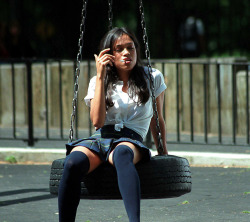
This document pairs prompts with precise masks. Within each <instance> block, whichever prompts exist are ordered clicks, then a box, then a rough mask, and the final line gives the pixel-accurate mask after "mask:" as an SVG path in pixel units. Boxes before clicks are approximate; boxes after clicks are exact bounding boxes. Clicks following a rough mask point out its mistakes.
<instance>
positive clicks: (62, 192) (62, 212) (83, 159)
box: [58, 147, 102, 222]
mask: <svg viewBox="0 0 250 222" xmlns="http://www.w3.org/2000/svg"><path fill="white" fill-rule="evenodd" d="M101 162H102V161H101V159H100V157H99V156H98V155H97V154H96V153H94V152H92V151H90V150H89V149H87V148H85V147H75V148H74V149H73V150H72V152H71V153H70V154H69V155H68V156H67V157H66V159H65V162H64V170H63V176H62V179H61V181H60V185H59V192H58V207H59V221H60V222H74V221H75V217H76V211H77V207H78V204H79V202H80V196H81V180H82V178H83V177H84V176H86V175H87V174H88V173H89V172H91V171H92V170H94V169H95V168H96V167H98V166H99V165H100V164H101Z"/></svg>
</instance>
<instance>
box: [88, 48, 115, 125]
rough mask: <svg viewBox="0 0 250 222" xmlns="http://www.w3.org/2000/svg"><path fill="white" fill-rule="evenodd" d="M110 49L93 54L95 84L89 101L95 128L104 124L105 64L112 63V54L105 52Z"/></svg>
mask: <svg viewBox="0 0 250 222" xmlns="http://www.w3.org/2000/svg"><path fill="white" fill-rule="evenodd" d="M109 50H110V49H104V50H103V51H101V52H100V54H99V56H97V55H95V61H96V71H97V75H96V86H95V95H94V98H93V99H92V100H91V102H90V104H91V105H90V119H91V121H92V123H93V125H94V126H95V128H96V129H99V128H101V127H102V126H103V125H104V122H105V117H106V104H105V92H104V80H105V76H106V65H107V64H110V65H111V66H112V65H113V62H114V56H113V55H110V54H106V53H107V52H108V51H109Z"/></svg>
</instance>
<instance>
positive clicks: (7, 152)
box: [0, 147, 250, 167]
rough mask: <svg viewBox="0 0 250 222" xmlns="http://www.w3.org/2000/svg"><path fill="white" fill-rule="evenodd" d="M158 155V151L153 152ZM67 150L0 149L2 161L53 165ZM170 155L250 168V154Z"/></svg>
mask: <svg viewBox="0 0 250 222" xmlns="http://www.w3.org/2000/svg"><path fill="white" fill-rule="evenodd" d="M151 152H152V155H157V152H156V151H151ZM65 153H66V151H65V149H50V148H44V149H39V148H36V149H34V148H10V147H8V148H0V161H5V160H6V157H10V156H13V157H15V159H16V160H17V162H18V163H27V162H30V163H52V162H53V160H55V159H59V158H64V157H65ZM169 155H175V156H181V157H184V158H186V159H187V160H188V161H189V163H190V165H192V166H198V165H200V166H218V167H221V166H227V167H250V154H236V153H211V152H184V151H176V152H169Z"/></svg>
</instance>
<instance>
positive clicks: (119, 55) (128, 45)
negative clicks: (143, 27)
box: [113, 34, 137, 72]
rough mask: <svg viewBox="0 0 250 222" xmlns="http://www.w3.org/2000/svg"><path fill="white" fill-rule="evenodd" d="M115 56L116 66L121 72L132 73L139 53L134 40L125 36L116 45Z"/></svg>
mask: <svg viewBox="0 0 250 222" xmlns="http://www.w3.org/2000/svg"><path fill="white" fill-rule="evenodd" d="M113 55H114V56H115V62H114V65H115V67H116V69H117V70H118V72H119V71H131V70H132V69H133V68H134V67H135V65H136V62H137V53H136V48H135V44H134V42H133V40H132V39H131V38H130V37H129V36H128V35H127V34H123V35H122V36H120V37H119V38H118V39H117V40H116V41H115V43H114V46H113Z"/></svg>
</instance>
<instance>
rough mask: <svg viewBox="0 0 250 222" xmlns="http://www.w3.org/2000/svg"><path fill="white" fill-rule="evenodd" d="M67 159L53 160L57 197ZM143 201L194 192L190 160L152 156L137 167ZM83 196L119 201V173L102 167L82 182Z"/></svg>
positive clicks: (52, 186)
mask: <svg viewBox="0 0 250 222" xmlns="http://www.w3.org/2000/svg"><path fill="white" fill-rule="evenodd" d="M63 163H64V159H57V160H54V161H53V163H52V166H51V173H50V193H51V194H55V195H57V194H58V187H59V183H60V179H61V176H62V173H63ZM136 168H137V171H138V174H139V177H140V181H141V196H142V198H170V197H179V196H181V195H183V194H186V193H189V192H190V191H191V186H192V182H191V172H190V166H189V163H188V161H187V159H185V158H182V157H177V156H172V155H167V156H153V157H152V158H151V160H150V161H149V162H146V163H139V164H137V165H136ZM81 197H82V198H90V199H120V198H121V196H120V192H119V188H118V185H117V176H116V170H115V168H114V167H113V166H111V165H110V164H103V165H101V166H100V167H98V168H97V169H96V170H94V171H93V172H91V173H90V174H88V175H87V176H86V178H85V179H84V182H82V183H81Z"/></svg>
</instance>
